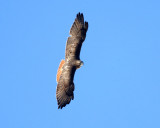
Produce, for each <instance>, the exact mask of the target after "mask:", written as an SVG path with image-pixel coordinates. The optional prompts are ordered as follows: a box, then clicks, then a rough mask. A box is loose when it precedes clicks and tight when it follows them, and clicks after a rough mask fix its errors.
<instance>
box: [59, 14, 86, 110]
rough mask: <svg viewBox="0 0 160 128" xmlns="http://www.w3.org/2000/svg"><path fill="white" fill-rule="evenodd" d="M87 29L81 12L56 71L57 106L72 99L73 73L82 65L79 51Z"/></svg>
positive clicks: (61, 106) (63, 105) (72, 28)
mask: <svg viewBox="0 0 160 128" xmlns="http://www.w3.org/2000/svg"><path fill="white" fill-rule="evenodd" d="M87 30H88V22H84V17H83V14H82V13H78V14H77V17H76V19H75V21H74V23H73V25H72V27H71V29H70V37H68V40H67V44H66V52H65V60H62V61H61V63H60V66H59V69H58V72H57V83H58V84H57V90H56V98H57V102H58V108H61V109H62V108H63V107H65V106H66V104H69V103H70V101H71V100H73V99H74V93H73V91H74V83H73V79H74V74H75V71H76V69H77V68H80V67H81V66H82V65H83V62H82V61H81V60H80V51H81V46H82V43H83V41H84V40H85V37H86V32H87Z"/></svg>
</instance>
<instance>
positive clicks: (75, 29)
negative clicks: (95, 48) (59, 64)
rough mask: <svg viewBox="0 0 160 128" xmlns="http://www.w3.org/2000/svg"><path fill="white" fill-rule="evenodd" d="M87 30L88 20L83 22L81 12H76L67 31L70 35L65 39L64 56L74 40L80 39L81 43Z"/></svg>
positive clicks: (66, 55)
mask: <svg viewBox="0 0 160 128" xmlns="http://www.w3.org/2000/svg"><path fill="white" fill-rule="evenodd" d="M87 30H88V22H86V21H85V22H84V16H83V13H78V14H77V16H76V19H75V21H74V23H73V25H72V27H71V29H70V32H69V34H70V35H71V36H70V37H68V39H67V43H66V53H65V58H67V57H68V55H69V52H70V49H71V47H72V44H73V43H75V40H79V41H80V40H81V43H83V41H84V40H85V37H86V32H87Z"/></svg>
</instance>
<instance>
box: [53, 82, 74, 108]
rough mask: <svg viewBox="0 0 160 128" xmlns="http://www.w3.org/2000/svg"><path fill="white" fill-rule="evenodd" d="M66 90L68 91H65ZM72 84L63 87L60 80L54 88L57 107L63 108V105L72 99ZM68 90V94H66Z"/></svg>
mask: <svg viewBox="0 0 160 128" xmlns="http://www.w3.org/2000/svg"><path fill="white" fill-rule="evenodd" d="M67 90H68V91H67ZM73 91H74V85H73V86H72V85H71V86H69V87H65V86H64V85H63V83H62V81H60V82H59V83H58V85H57V89H56V98H57V102H58V109H59V108H61V109H62V108H63V107H65V106H66V105H67V104H69V103H70V101H71V100H73V99H74V94H73ZM67 92H68V94H67Z"/></svg>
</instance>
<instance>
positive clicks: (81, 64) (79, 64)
mask: <svg viewBox="0 0 160 128" xmlns="http://www.w3.org/2000/svg"><path fill="white" fill-rule="evenodd" d="M83 65H84V63H83V61H81V60H76V68H77V69H78V68H80V67H81V66H83Z"/></svg>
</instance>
